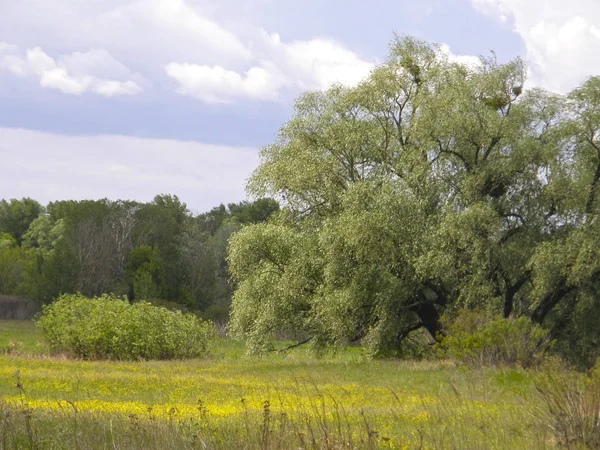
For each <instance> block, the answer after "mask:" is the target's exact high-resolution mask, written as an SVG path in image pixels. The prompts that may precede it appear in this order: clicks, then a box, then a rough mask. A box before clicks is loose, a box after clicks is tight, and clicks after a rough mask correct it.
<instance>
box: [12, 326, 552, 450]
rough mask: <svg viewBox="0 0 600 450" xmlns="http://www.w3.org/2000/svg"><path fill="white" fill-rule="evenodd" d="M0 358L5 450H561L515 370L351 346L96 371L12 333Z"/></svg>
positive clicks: (25, 330) (32, 333)
mask: <svg viewBox="0 0 600 450" xmlns="http://www.w3.org/2000/svg"><path fill="white" fill-rule="evenodd" d="M0 348H1V349H2V350H3V355H2V356H0V398H2V401H1V403H0V409H2V411H1V412H2V419H0V420H1V421H2V422H1V427H2V429H1V430H0V432H1V433H2V434H1V436H0V439H2V441H1V442H0V445H1V446H2V448H40V449H41V448H82V449H87V448H122V449H129V448H140V449H142V448H143V449H147V448H282V449H285V448H401V449H434V448H436V449H437V448H452V449H543V448H555V443H554V438H553V435H552V433H551V431H550V428H549V427H548V426H547V423H545V421H544V420H543V417H544V415H543V413H542V411H543V404H542V402H541V399H540V397H539V395H538V393H537V391H536V389H535V387H534V383H533V379H534V378H535V374H534V373H531V372H526V371H521V370H513V369H480V370H470V369H465V368H460V367H456V366H454V365H453V364H451V363H449V362H444V361H434V362H427V361H423V362H407V361H370V360H368V359H367V358H365V357H364V355H363V354H362V353H361V351H360V349H354V348H353V349H348V350H347V351H342V352H339V353H337V354H332V355H327V356H325V357H323V358H320V359H318V358H315V357H314V356H312V355H310V354H308V353H307V352H306V351H305V350H303V349H301V348H298V349H295V350H293V351H291V352H289V353H288V354H286V355H283V354H273V355H272V356H269V357H267V358H263V359H250V358H247V357H244V356H243V346H242V345H241V344H240V343H236V342H232V341H226V340H222V341H220V343H219V344H218V347H217V348H216V349H215V350H214V352H213V355H212V356H211V358H210V359H207V360H191V361H185V362H184V361H175V362H106V361H104V362H100V361H98V362H89V361H79V360H72V359H68V358H65V357H62V356H60V355H53V356H50V355H49V354H48V349H47V347H46V345H45V344H44V342H43V338H42V337H41V336H40V335H39V334H38V332H37V331H36V329H35V327H34V326H33V324H32V323H31V322H17V321H0Z"/></svg>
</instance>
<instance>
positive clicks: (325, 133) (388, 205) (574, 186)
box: [229, 38, 600, 351]
mask: <svg viewBox="0 0 600 450" xmlns="http://www.w3.org/2000/svg"><path fill="white" fill-rule="evenodd" d="M525 73H526V69H525V67H524V65H523V63H522V62H521V60H519V59H516V60H514V61H511V62H509V63H506V64H498V63H497V62H496V61H495V59H482V60H481V62H480V64H473V65H471V66H466V65H462V64H458V63H453V62H450V61H449V60H448V57H447V55H446V54H445V53H444V52H443V51H441V49H440V48H439V47H438V46H436V45H432V44H429V43H426V42H421V41H417V40H415V39H411V38H401V39H397V40H395V41H394V42H393V43H392V45H391V50H390V54H389V57H388V59H387V60H386V62H385V63H384V64H382V65H380V66H379V67H377V68H376V69H374V70H373V71H372V73H371V74H370V76H369V78H368V79H366V80H365V81H364V82H362V83H361V84H360V85H358V86H356V87H354V88H345V87H341V86H336V87H333V88H331V89H329V90H328V91H326V92H308V93H305V94H304V95H303V96H302V97H301V98H300V99H299V100H298V101H297V104H296V107H295V113H294V115H293V117H292V118H291V120H290V121H289V122H288V123H287V124H285V125H284V126H283V128H282V129H281V131H280V134H279V138H278V139H277V141H276V142H275V143H274V144H273V145H270V146H268V147H266V148H264V149H263V150H262V153H261V156H262V164H261V165H260V167H259V168H258V169H257V170H256V171H255V173H254V174H253V176H252V178H251V180H250V183H249V191H250V193H252V194H254V195H256V196H274V197H277V198H279V199H280V200H281V201H282V204H283V205H284V208H283V210H282V212H281V213H280V214H279V215H278V216H276V217H274V218H272V219H271V220H270V221H269V222H268V223H263V224H259V225H253V226H248V227H246V228H244V229H243V230H242V231H241V232H239V233H237V234H236V235H235V236H234V237H233V238H232V240H231V241H230V248H229V263H230V271H231V274H232V278H233V280H234V281H235V283H236V285H237V289H236V291H235V295H234V299H233V306H232V312H231V319H232V320H231V329H232V331H233V332H234V333H236V334H237V335H238V336H241V337H243V338H245V339H246V340H247V341H248V343H249V344H250V349H252V350H255V351H261V350H265V349H268V348H269V346H270V345H271V342H272V339H273V337H274V336H276V335H277V333H279V332H286V333H295V334H296V335H297V337H298V339H301V340H308V339H310V340H311V342H312V343H313V344H314V345H317V346H323V345H329V344H343V343H345V342H348V341H353V340H358V339H361V340H362V342H364V343H366V344H367V345H370V346H371V347H372V348H373V349H375V350H377V349H383V348H387V349H389V348H397V347H398V346H399V345H400V344H401V342H402V340H403V339H404V338H406V337H407V336H408V334H409V333H411V332H413V331H416V330H418V329H421V328H423V329H425V330H427V332H429V334H430V335H431V337H432V339H436V338H438V337H439V336H440V335H441V333H443V332H444V330H443V328H442V326H441V325H440V319H441V318H442V317H443V316H446V317H448V318H451V317H452V316H453V315H454V314H455V313H456V311H458V309H460V308H482V309H486V310H488V311H490V313H497V314H503V315H504V316H505V317H507V318H508V317H511V316H514V315H519V316H520V315H526V316H529V317H530V318H531V320H533V321H534V322H536V323H539V324H543V325H544V326H546V327H547V328H548V329H549V330H551V331H552V332H553V333H554V334H555V335H556V336H560V335H561V333H562V334H565V330H567V329H569V327H573V326H575V325H577V323H578V320H576V319H577V317H582V318H589V316H590V314H589V313H590V311H594V313H595V314H596V315H600V314H598V313H600V307H597V306H596V305H595V302H596V301H597V300H596V298H597V289H598V288H599V287H600V283H599V282H598V274H599V273H600V259H599V257H598V256H599V255H598V253H599V249H598V245H597V243H598V239H597V236H598V235H599V234H600V223H599V222H598V221H597V216H598V212H599V211H600V200H599V199H598V197H599V196H600V194H598V190H600V187H599V186H598V185H599V182H598V180H599V178H600V78H590V79H589V80H588V81H586V82H585V83H584V84H583V85H582V86H581V87H579V88H578V89H576V90H575V91H573V92H572V93H571V94H569V95H568V96H564V97H563V96H559V95H555V94H551V93H548V92H544V91H541V90H534V89H531V90H524V88H523V85H524V82H525ZM590 308H591V309H590ZM594 308H595V309H594ZM578 315H579V316H578ZM589 327H590V329H592V328H596V329H597V327H595V326H594V325H593V324H592V325H589ZM582 333H583V334H582V335H585V336H589V333H588V332H587V331H586V332H582ZM571 334H572V333H571ZM565 345H566V344H565ZM590 345H591V344H590Z"/></svg>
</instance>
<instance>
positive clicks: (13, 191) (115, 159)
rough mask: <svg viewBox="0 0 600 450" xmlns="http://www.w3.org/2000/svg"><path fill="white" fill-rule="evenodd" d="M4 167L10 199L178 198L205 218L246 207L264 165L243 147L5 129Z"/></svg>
mask: <svg viewBox="0 0 600 450" xmlns="http://www.w3.org/2000/svg"><path fill="white" fill-rule="evenodd" d="M82 149H85V151H82ZM0 160H2V161H3V164H2V165H0V191H1V192H2V195H3V196H4V197H6V198H13V197H15V198H21V197H32V198H35V199H37V200H39V201H41V202H42V203H47V202H49V201H52V200H59V199H75V200H82V199H99V198H105V197H107V198H110V199H113V200H116V199H119V198H121V199H124V198H126V199H133V200H139V201H149V200H151V199H152V198H153V197H154V196H155V195H156V194H160V193H172V194H177V195H178V196H179V197H180V198H181V199H182V200H183V201H186V202H187V203H188V206H189V207H191V208H193V209H195V210H197V211H199V212H202V211H207V210H209V209H210V208H212V207H213V206H216V205H218V204H219V203H222V202H223V203H228V202H238V201H241V200H243V199H244V198H245V194H244V185H245V182H246V179H247V178H248V177H249V176H250V173H251V172H252V171H253V170H254V169H255V168H256V167H257V166H258V162H259V158H258V152H257V151H256V150H255V149H251V148H245V147H227V146H220V145H208V144H202V143H198V142H189V141H186V142H184V141H175V140H163V139H142V138H135V137H125V136H63V135H57V134H51V133H41V132H36V131H29V130H21V129H7V128H0Z"/></svg>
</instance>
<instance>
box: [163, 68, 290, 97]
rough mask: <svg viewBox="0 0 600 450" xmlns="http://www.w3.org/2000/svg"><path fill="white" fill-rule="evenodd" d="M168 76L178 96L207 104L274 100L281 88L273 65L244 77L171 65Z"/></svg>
mask: <svg viewBox="0 0 600 450" xmlns="http://www.w3.org/2000/svg"><path fill="white" fill-rule="evenodd" d="M165 70H166V72H167V75H169V76H170V77H171V78H173V79H175V80H176V81H177V83H178V84H179V87H178V89H177V90H178V92H179V93H180V94H182V95H189V96H192V97H195V98H197V99H199V100H202V101H204V102H206V103H231V102H233V101H235V100H236V99H239V98H249V99H259V100H276V99H277V98H278V97H279V88H280V87H281V86H282V85H283V84H284V79H283V75H282V74H280V73H279V70H278V69H277V68H276V67H274V66H273V65H268V64H265V67H252V68H250V69H249V70H247V71H246V72H245V73H244V74H239V73H237V72H235V71H232V70H227V69H224V68H223V67H221V66H212V67H210V66H205V65H198V64H187V63H186V64H178V63H171V64H168V65H167V66H166V67H165Z"/></svg>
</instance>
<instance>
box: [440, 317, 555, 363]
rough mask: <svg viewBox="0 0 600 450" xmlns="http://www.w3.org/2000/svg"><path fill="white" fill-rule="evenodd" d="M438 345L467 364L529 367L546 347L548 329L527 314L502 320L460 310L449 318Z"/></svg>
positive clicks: (536, 361)
mask: <svg viewBox="0 0 600 450" xmlns="http://www.w3.org/2000/svg"><path fill="white" fill-rule="evenodd" d="M440 347H441V348H442V349H444V350H445V351H446V352H447V354H448V355H449V356H451V357H452V358H454V359H457V360H459V361H461V362H464V363H467V364H469V365H476V366H489V365H509V366H514V365H516V364H519V365H521V366H522V367H531V366H534V365H536V364H538V363H539V362H540V361H541V357H542V356H543V354H544V351H545V350H546V349H547V347H548V332H547V331H545V330H543V329H542V328H541V327H539V326H538V325H534V324H532V323H531V321H530V320H529V319H528V318H527V317H519V318H518V319H504V318H502V317H492V318H491V319H490V318H489V315H487V314H486V313H484V312H482V311H476V310H463V311H461V313H460V314H459V315H458V317H457V318H456V319H455V320H454V321H452V323H451V325H450V327H449V329H448V335H447V336H445V337H444V338H443V339H442V341H441V342H440Z"/></svg>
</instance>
